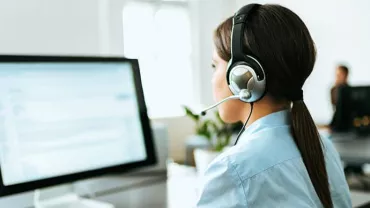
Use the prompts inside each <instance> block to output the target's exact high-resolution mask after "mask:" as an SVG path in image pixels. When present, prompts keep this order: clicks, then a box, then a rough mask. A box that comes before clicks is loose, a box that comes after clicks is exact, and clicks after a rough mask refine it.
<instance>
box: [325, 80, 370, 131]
mask: <svg viewBox="0 0 370 208" xmlns="http://www.w3.org/2000/svg"><path fill="white" fill-rule="evenodd" d="M359 95H360V96H361V97H365V98H366V99H363V98H361V99H359V98H358V96H359ZM337 96H338V99H337V105H336V109H335V113H334V116H333V120H332V122H331V128H332V130H333V132H334V133H348V132H353V133H356V134H359V135H369V134H370V126H369V127H368V126H364V127H355V126H354V123H353V122H354V119H355V118H356V117H362V116H367V115H370V108H369V107H368V104H367V103H369V105H370V86H342V87H339V88H338V94H337ZM354 97H357V98H354ZM359 100H360V101H359ZM365 101H366V102H365ZM364 106H365V107H364Z"/></svg>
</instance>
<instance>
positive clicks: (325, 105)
mask: <svg viewBox="0 0 370 208" xmlns="http://www.w3.org/2000/svg"><path fill="white" fill-rule="evenodd" d="M250 2H259V3H278V4H281V5H283V6H286V7H288V8H290V9H291V10H293V11H294V12H296V13H297V14H298V15H299V16H300V17H301V18H302V19H303V21H304V22H305V23H306V25H307V27H308V28H309V30H310V32H311V35H312V36H313V39H314V41H315V42H316V46H317V50H318V54H317V62H316V65H315V69H314V71H313V73H312V75H311V76H310V78H309V79H308V80H307V82H306V85H305V87H304V96H305V101H306V103H307V105H308V107H309V109H310V111H311V114H312V116H313V117H314V119H315V121H316V122H317V123H321V124H323V123H328V122H329V121H330V119H331V116H332V109H331V105H330V94H329V91H330V87H331V85H332V84H333V82H334V69H335V66H336V64H337V63H342V62H344V63H348V65H349V66H350V70H351V71H350V83H351V84H352V85H366V84H367V85H369V84H370V67H369V64H368V63H367V60H368V56H369V55H368V54H369V51H370V39H369V37H370V14H369V13H368V12H367V9H368V8H370V1H368V0H358V1H356V2H354V1H350V0H339V1H338V0H326V1H320V0H310V1H297V0H264V1H261V0H260V1H247V0H237V8H239V7H241V6H243V5H245V4H247V3H250ZM237 8H236V9H237Z"/></svg>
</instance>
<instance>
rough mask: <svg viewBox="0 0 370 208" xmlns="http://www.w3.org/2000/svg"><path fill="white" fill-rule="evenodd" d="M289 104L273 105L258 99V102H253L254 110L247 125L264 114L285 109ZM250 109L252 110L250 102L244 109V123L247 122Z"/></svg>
mask: <svg viewBox="0 0 370 208" xmlns="http://www.w3.org/2000/svg"><path fill="white" fill-rule="evenodd" d="M288 106H289V104H287V103H281V104H274V105H272V104H271V103H269V102H262V100H261V101H258V102H256V103H254V104H253V111H252V114H251V116H250V118H249V120H248V123H247V125H246V126H249V125H251V124H252V123H253V122H255V121H256V120H258V119H260V118H262V117H264V116H267V115H269V114H271V113H275V112H278V111H281V110H285V109H287V108H288ZM250 110H251V108H250V104H246V107H245V108H244V110H243V113H242V118H241V121H242V122H243V123H245V122H246V121H247V118H248V116H249V113H250Z"/></svg>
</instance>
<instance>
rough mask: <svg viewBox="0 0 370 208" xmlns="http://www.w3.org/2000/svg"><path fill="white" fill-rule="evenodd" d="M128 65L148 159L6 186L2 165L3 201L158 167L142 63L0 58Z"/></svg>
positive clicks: (1, 59) (20, 58) (3, 59)
mask: <svg viewBox="0 0 370 208" xmlns="http://www.w3.org/2000/svg"><path fill="white" fill-rule="evenodd" d="M58 62H59V63H125V64H127V63H129V64H130V65H131V66H132V67H131V69H132V70H133V75H134V82H135V88H136V95H137V96H136V97H137V102H138V105H139V108H138V110H139V115H140V120H141V126H142V129H143V134H144V140H145V149H146V156H147V157H146V159H145V160H141V161H137V162H131V163H125V164H120V165H115V166H111V167H106V168H100V169H95V170H90V171H83V172H78V173H73V174H68V175H63V176H56V177H52V178H46V179H41V180H36V181H31V182H26V183H19V184H14V185H9V186H5V185H4V183H3V178H2V171H1V165H0V197H1V196H8V195H12V194H18V193H23V192H27V191H32V190H36V189H41V188H46V187H49V186H55V185H59V184H64V183H71V182H75V181H78V180H82V179H88V178H94V177H99V176H103V175H106V174H112V173H124V172H127V171H130V170H133V169H136V168H140V167H146V166H150V165H154V164H156V163H157V159H156V154H155V149H154V141H153V133H152V128H151V125H150V120H149V117H148V114H147V107H146V104H145V99H144V93H143V88H142V84H141V76H140V69H139V63H138V60H137V59H128V58H124V57H100V56H47V55H0V64H1V63H58Z"/></svg>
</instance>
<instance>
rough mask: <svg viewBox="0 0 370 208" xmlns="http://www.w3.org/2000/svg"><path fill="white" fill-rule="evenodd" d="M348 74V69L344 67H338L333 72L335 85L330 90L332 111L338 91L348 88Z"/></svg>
mask: <svg viewBox="0 0 370 208" xmlns="http://www.w3.org/2000/svg"><path fill="white" fill-rule="evenodd" d="M348 73H349V69H348V67H347V66H345V65H338V66H337V69H336V70H335V83H334V86H333V87H332V88H331V90H330V97H331V104H332V106H333V109H334V110H335V106H336V104H337V101H338V89H339V88H340V87H346V86H348Z"/></svg>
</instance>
